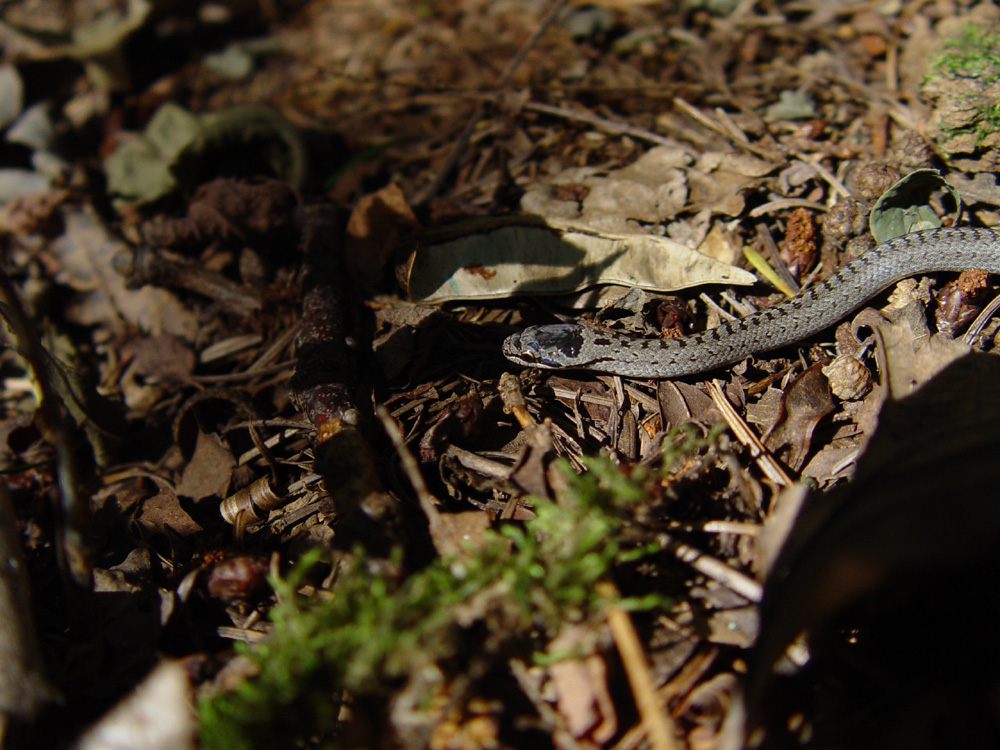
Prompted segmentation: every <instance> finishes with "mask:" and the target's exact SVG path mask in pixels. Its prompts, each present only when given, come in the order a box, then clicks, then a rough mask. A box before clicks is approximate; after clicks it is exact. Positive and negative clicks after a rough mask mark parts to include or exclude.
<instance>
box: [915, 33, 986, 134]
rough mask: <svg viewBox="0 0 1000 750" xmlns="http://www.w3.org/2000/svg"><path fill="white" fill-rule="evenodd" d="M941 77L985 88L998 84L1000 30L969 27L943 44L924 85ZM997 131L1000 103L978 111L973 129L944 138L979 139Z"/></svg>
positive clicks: (961, 130)
mask: <svg viewBox="0 0 1000 750" xmlns="http://www.w3.org/2000/svg"><path fill="white" fill-rule="evenodd" d="M941 77H944V78H949V79H957V78H964V79H969V80H973V81H975V82H976V83H977V85H978V86H981V87H984V88H985V87H986V86H989V85H990V84H993V83H995V82H996V81H998V80H1000V30H997V29H996V27H988V28H983V27H980V26H976V25H975V24H972V23H970V24H968V25H966V26H965V27H964V28H963V30H962V32H961V33H960V34H959V35H958V36H956V37H952V38H950V39H946V40H944V42H943V43H942V46H941V48H940V51H939V52H938V53H937V55H936V56H935V57H934V59H933V60H932V62H931V64H930V69H929V72H928V75H927V78H926V79H925V81H924V85H927V83H928V82H929V81H931V80H933V79H935V78H941ZM997 130H1000V101H993V102H989V103H986V104H983V105H981V106H979V107H978V116H977V117H976V118H975V125H974V127H969V128H961V129H956V130H954V131H952V132H948V133H946V134H945V135H946V136H948V137H954V136H957V135H963V134H965V133H975V134H976V135H977V137H978V139H982V138H983V137H984V136H986V135H988V134H990V133H994V132H996V131H997Z"/></svg>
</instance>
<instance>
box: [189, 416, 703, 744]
mask: <svg viewBox="0 0 1000 750" xmlns="http://www.w3.org/2000/svg"><path fill="white" fill-rule="evenodd" d="M715 435H717V432H716V433H711V434H710V436H709V437H708V438H703V437H697V436H695V435H694V434H693V433H677V435H675V436H674V437H672V438H670V439H668V440H667V441H665V444H664V446H665V447H664V461H663V468H662V469H660V470H651V469H641V468H635V469H633V470H632V472H631V474H630V475H626V474H625V473H624V472H623V471H622V470H621V469H620V468H619V467H617V466H616V465H614V464H613V463H612V462H610V461H608V460H605V459H589V460H586V461H585V465H586V467H587V472H586V473H585V474H583V475H579V476H577V475H575V474H573V473H572V472H571V471H570V470H569V468H568V466H566V465H564V467H563V468H564V471H565V474H566V478H567V483H568V490H566V491H565V492H563V493H561V497H560V501H559V503H558V504H556V503H553V502H550V501H547V500H542V499H535V503H534V509H535V513H536V517H535V518H534V519H532V520H530V521H528V522H526V523H524V524H522V525H518V524H509V525H505V526H503V527H501V529H500V531H499V532H498V533H491V534H489V535H488V536H487V539H486V542H485V544H484V545H483V547H482V548H481V549H480V550H478V551H477V552H476V553H475V554H471V555H469V556H467V557H465V558H452V559H440V560H437V561H435V562H434V563H433V564H431V565H430V566H428V567H427V568H425V569H424V570H422V571H420V572H418V573H415V574H414V575H412V576H410V577H409V578H407V579H406V580H405V581H404V582H403V583H402V584H400V585H399V586H398V588H395V587H394V585H393V584H392V583H391V582H390V580H388V579H386V578H382V577H379V576H377V575H372V574H371V573H369V572H367V571H366V568H365V565H364V561H363V560H361V559H360V556H359V557H358V558H357V561H356V562H355V563H354V565H353V567H352V568H351V569H350V570H348V571H347V572H345V573H343V574H342V575H340V577H339V578H338V580H337V581H336V583H335V585H334V586H333V587H332V591H329V592H319V593H317V594H316V595H314V596H311V597H305V596H302V595H301V594H299V593H298V592H299V590H300V589H301V587H302V583H303V581H304V580H305V578H304V577H305V575H306V574H307V572H308V570H309V568H310V567H312V566H314V565H315V564H316V563H317V562H318V561H319V557H320V554H319V553H318V552H317V553H312V554H310V555H308V556H306V557H305V558H303V559H302V560H301V561H300V562H299V564H298V565H297V566H296V568H295V570H294V571H293V572H292V573H291V575H290V576H289V577H288V578H286V579H283V580H275V581H273V582H272V583H273V585H274V587H275V591H276V593H277V598H278V604H277V605H276V606H275V607H274V609H273V610H272V612H271V620H272V623H273V630H272V632H271V634H270V635H269V637H268V639H267V640H266V642H264V643H261V644H259V645H255V646H252V647H249V648H246V649H244V650H245V652H246V653H247V654H248V655H249V656H250V657H251V658H252V660H253V661H254V662H255V663H256V665H257V668H258V670H259V672H258V674H257V675H256V676H255V677H253V678H250V679H246V680H244V681H243V682H242V683H241V684H240V685H239V686H238V687H237V689H236V690H235V691H234V692H232V693H229V694H226V695H222V696H206V697H204V698H203V699H202V700H201V702H200V706H199V711H200V718H201V726H202V729H201V744H202V746H203V747H204V748H207V749H212V748H248V749H249V748H265V747H266V748H282V747H293V746H295V747H298V746H302V745H301V744H300V743H302V741H303V740H304V739H305V738H310V737H311V738H317V737H327V738H332V737H334V736H335V731H336V727H337V715H338V712H339V706H340V704H339V697H340V696H341V694H342V692H343V691H348V692H349V693H350V694H351V695H352V697H353V698H354V700H358V699H365V698H378V699H380V700H381V701H382V703H383V705H384V702H385V699H386V698H387V697H391V696H392V695H394V694H395V693H397V692H398V691H400V690H402V689H403V686H404V685H405V684H406V683H407V682H408V681H411V680H418V679H421V677H420V676H421V675H426V674H428V669H429V668H433V669H441V670H442V673H444V672H446V671H447V670H445V669H444V667H441V666H440V665H442V664H444V663H447V664H448V670H452V671H450V672H448V674H455V673H457V672H461V670H462V669H463V666H462V665H466V664H468V663H471V662H472V661H474V660H479V661H480V662H481V661H482V659H484V658H486V659H489V658H499V657H498V656H496V654H497V653H499V652H501V651H503V652H505V653H506V656H505V657H504V658H509V657H510V656H511V655H518V656H519V657H520V658H531V657H532V656H533V655H534V654H538V653H541V652H542V651H543V650H544V648H545V646H546V645H547V642H548V640H549V638H550V637H551V636H553V635H554V634H555V633H557V632H558V631H559V629H560V628H561V627H562V625H563V624H565V623H566V622H574V621H575V622H582V621H586V620H588V619H590V618H596V617H599V616H601V615H600V613H601V611H602V609H603V608H604V607H605V606H606V605H607V604H608V602H607V601H606V600H604V599H602V598H601V597H600V596H599V595H598V594H597V593H596V591H597V586H596V584H597V583H598V582H599V581H601V580H607V579H609V578H610V577H612V574H613V569H614V567H615V566H616V565H621V564H623V563H627V562H630V561H634V560H636V559H638V558H640V557H643V556H645V555H648V554H650V553H651V552H654V551H657V550H658V549H659V548H658V545H656V544H655V543H652V542H650V543H648V544H647V543H642V544H638V545H633V546H632V547H630V548H625V547H623V545H622V544H621V543H620V541H619V540H620V538H621V530H622V527H623V525H624V524H625V523H626V521H627V519H628V518H629V517H630V515H631V513H632V511H634V509H635V506H636V505H637V504H638V503H641V502H643V501H646V500H647V499H648V498H649V497H650V494H651V493H653V492H655V491H656V490H657V488H658V483H659V481H660V478H661V477H662V476H663V474H664V472H665V471H669V469H670V468H671V467H672V466H673V464H674V462H675V461H677V460H680V459H682V458H683V457H684V456H685V455H689V454H690V452H691V451H698V450H703V449H705V448H706V447H707V446H708V445H710V444H711V443H713V442H714V439H715ZM617 603H618V604H619V605H621V606H625V607H629V608H631V609H652V608H657V607H665V606H668V605H669V604H670V600H669V599H668V598H667V597H665V596H662V595H659V594H646V595H645V596H643V597H642V598H636V599H623V600H621V601H619V602H617ZM473 631H474V633H475V638H474V639H472V638H464V637H463V635H465V634H467V633H470V632H473ZM487 643H488V644H490V645H489V646H488V647H487V646H486V645H485V644H487ZM491 649H492V652H493V653H492V654H491V653H488V652H489V651H490V650H491ZM484 652H487V653H484ZM433 669H432V672H433ZM434 673H435V674H436V673H437V672H434ZM446 676H447V675H446ZM331 742H332V740H331ZM330 746H331V747H332V746H335V744H331V745H330Z"/></svg>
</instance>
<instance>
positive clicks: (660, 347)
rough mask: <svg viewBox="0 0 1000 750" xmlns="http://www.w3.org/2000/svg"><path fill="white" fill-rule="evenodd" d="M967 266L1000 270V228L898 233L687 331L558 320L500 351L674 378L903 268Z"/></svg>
mask: <svg viewBox="0 0 1000 750" xmlns="http://www.w3.org/2000/svg"><path fill="white" fill-rule="evenodd" d="M967 268H982V269H985V270H986V271H989V272H990V273H1000V230H992V229H977V228H972V227H962V228H943V229H928V230H924V231H920V232H912V233H910V234H905V235H902V236H900V237H895V238H893V239H891V240H887V241H886V242H883V243H882V244H880V245H878V246H877V247H875V248H873V249H872V250H870V251H868V252H867V253H865V254H864V255H861V256H859V257H857V258H856V259H854V260H853V261H851V262H850V263H848V264H846V265H844V266H842V267H841V268H840V269H839V270H837V271H836V272H835V273H833V274H832V275H830V276H829V277H827V278H826V279H825V280H823V281H821V282H819V283H818V284H816V285H815V286H812V287H810V288H809V289H807V290H806V291H804V292H802V293H801V294H799V295H798V296H796V297H793V298H791V299H789V300H786V301H785V302H782V303H781V304H779V305H775V306H774V307H771V308H768V309H767V310H762V311H761V312H758V313H754V314H753V315H748V316H747V317H745V318H742V319H740V320H736V321H726V322H724V323H722V325H720V326H719V327H718V328H713V329H710V330H708V331H703V332H701V333H696V334H694V335H692V336H687V337H684V338H679V339H657V338H638V337H635V336H628V335H625V334H622V333H614V332H610V331H602V330H598V329H596V328H590V327H588V326H582V325H573V324H564V323H561V324H555V325H543V326H532V327H531V328H526V329H525V330H523V331H520V332H519V333H515V334H514V335H512V336H510V337H508V338H507V340H506V341H505V342H504V344H503V352H504V354H505V355H506V356H507V358H508V359H510V360H511V361H513V362H517V363H518V364H522V365H527V366H529V367H542V368H548V369H577V370H592V371H595V372H604V373H610V374H613V375H624V376H627V377H633V378H675V377H680V376H683V375H691V374H694V373H699V372H704V371H706V370H714V369H716V368H718V367H723V366H725V365H728V364H732V363H733V362H737V361H739V360H741V359H743V358H745V357H748V356H750V355H751V354H755V353H757V352H764V351H769V350H771V349H777V348H779V347H782V346H787V345H789V344H794V343H796V342H797V341H801V340H802V339H805V338H807V337H809V336H811V335H813V334H815V333H818V332H819V331H822V330H823V329H824V328H827V327H828V326H830V325H832V324H833V323H835V322H837V321H838V320H840V319H841V318H842V317H844V316H845V315H847V314H848V313H850V312H852V311H853V310H855V309H857V308H858V307H860V306H861V305H862V304H864V303H865V302H867V301H868V300H869V299H871V298H872V297H874V296H875V295H876V294H878V293H879V292H880V291H882V290H883V289H885V288H886V287H887V286H889V285H890V284H892V283H894V282H896V281H899V280H900V279H904V278H906V277H907V276H914V275H917V274H924V273H933V272H936V271H962V270H965V269H967Z"/></svg>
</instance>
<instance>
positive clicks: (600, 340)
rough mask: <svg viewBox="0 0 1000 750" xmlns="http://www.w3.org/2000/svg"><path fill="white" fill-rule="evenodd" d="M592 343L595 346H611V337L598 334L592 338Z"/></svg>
mask: <svg viewBox="0 0 1000 750" xmlns="http://www.w3.org/2000/svg"><path fill="white" fill-rule="evenodd" d="M594 344H595V345H597V346H611V339H609V338H605V337H604V336H600V337H599V338H596V339H594Z"/></svg>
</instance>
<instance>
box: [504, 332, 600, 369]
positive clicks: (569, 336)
mask: <svg viewBox="0 0 1000 750" xmlns="http://www.w3.org/2000/svg"><path fill="white" fill-rule="evenodd" d="M582 347H583V329H581V328H580V326H575V325H569V324H565V323H559V324H556V325H548V326H532V327H531V328H525V329H524V330H523V331H521V332H520V333H515V334H514V335H513V336H510V337H508V339H507V340H506V341H504V344H503V352H504V354H505V355H506V356H507V357H508V359H512V360H514V361H515V362H520V363H521V364H525V365H531V366H534V367H568V366H572V365H571V364H569V363H570V362H572V360H573V359H576V358H577V357H578V356H579V355H580V350H581V349H582Z"/></svg>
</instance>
